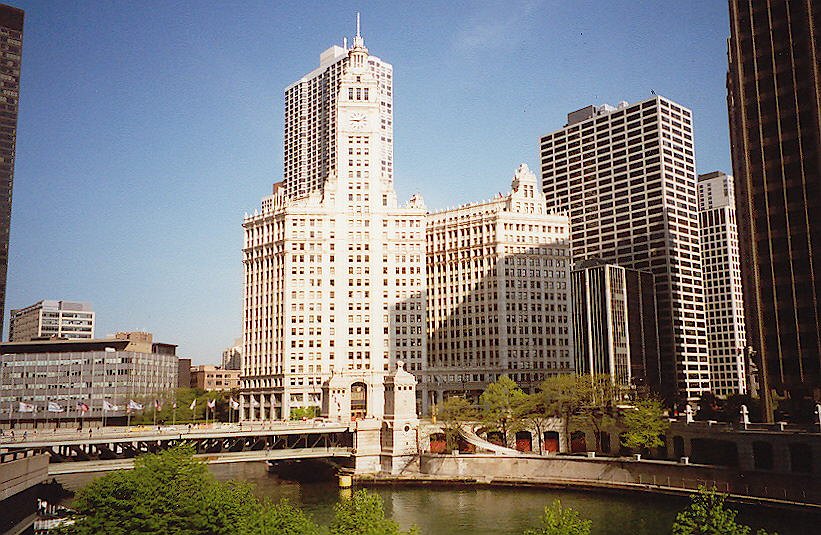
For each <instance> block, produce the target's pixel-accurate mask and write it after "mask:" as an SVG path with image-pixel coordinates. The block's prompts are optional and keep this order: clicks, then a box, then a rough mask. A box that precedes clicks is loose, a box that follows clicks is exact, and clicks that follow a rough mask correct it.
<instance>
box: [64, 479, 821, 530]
mask: <svg viewBox="0 0 821 535" xmlns="http://www.w3.org/2000/svg"><path fill="white" fill-rule="evenodd" d="M211 470H212V472H213V473H214V474H215V475H216V476H217V478H219V479H221V480H231V479H235V480H243V481H248V482H250V483H252V484H253V485H254V486H255V492H256V494H257V495H258V496H259V497H261V498H268V499H270V500H272V501H274V502H278V501H279V500H281V499H283V498H284V499H287V500H289V501H290V502H291V503H293V504H294V505H297V506H299V507H301V508H302V509H303V510H305V511H306V512H308V513H309V514H310V515H311V516H312V517H313V518H314V520H316V521H317V522H319V523H320V524H326V525H327V524H328V523H329V522H330V520H331V518H332V517H333V506H334V504H335V503H336V501H337V500H338V499H339V497H340V492H345V491H340V490H339V489H338V488H337V487H336V482H335V481H329V482H323V483H295V482H292V481H284V480H281V479H279V478H278V477H277V476H275V475H272V474H269V473H268V472H267V471H266V470H265V465H264V464H263V463H234V464H223V465H213V466H211ZM95 476H96V475H90V474H79V475H73V476H62V477H60V478H58V481H60V482H62V483H64V485H65V486H66V487H67V488H69V489H72V490H77V489H78V488H80V487H82V486H83V485H85V484H86V483H87V482H88V481H90V480H91V479H93V478H94V477H95ZM369 490H370V491H371V492H375V493H377V494H379V495H380V496H381V497H382V499H383V501H384V503H385V512H386V513H387V515H388V516H389V517H391V518H393V519H394V520H395V521H396V522H398V523H399V524H400V526H402V528H403V529H407V528H409V527H410V526H413V525H415V526H417V527H418V528H419V530H420V532H421V533H422V535H492V534H501V535H508V534H509V535H514V534H515V535H520V534H521V533H522V531H523V530H524V529H526V528H528V527H536V526H537V525H538V522H539V518H540V517H541V515H542V512H543V510H544V507H545V506H547V505H550V504H551V503H552V502H553V500H561V502H562V505H563V506H568V507H572V508H573V509H575V510H577V511H578V512H579V514H580V516H581V517H583V518H586V519H588V520H592V522H593V530H592V533H593V535H621V534H631V535H662V534H667V533H670V526H671V525H672V523H673V520H674V519H675V516H676V513H677V512H678V511H680V510H682V509H684V508H686V507H687V505H688V504H689V500H688V499H686V498H679V497H670V496H663V495H655V496H650V495H645V494H638V493H636V494H632V493H628V494H616V493H603V492H589V491H564V490H551V489H533V488H521V489H516V488H487V487H433V488H432V487H415V486H374V487H370V488H369ZM731 506H732V507H733V508H735V509H738V510H740V513H739V516H738V519H739V520H740V521H741V522H744V523H746V524H748V525H751V526H752V527H753V528H754V529H753V533H755V529H758V528H765V529H767V530H768V531H770V532H771V533H772V532H773V531H778V533H779V534H780V535H805V534H812V533H819V528H818V526H819V525H821V515H818V514H812V513H809V512H797V511H794V510H783V509H775V508H765V507H758V506H744V505H739V504H731Z"/></svg>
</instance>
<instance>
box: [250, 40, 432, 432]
mask: <svg viewBox="0 0 821 535" xmlns="http://www.w3.org/2000/svg"><path fill="white" fill-rule="evenodd" d="M329 58H335V59H333V61H332V62H331V63H328V62H329V61H331V59H329ZM320 61H321V66H320V68H319V70H317V71H313V72H312V73H311V74H309V75H308V76H307V77H305V78H303V79H302V80H300V81H299V82H297V86H298V87H300V88H302V89H300V91H302V90H304V93H301V94H302V97H301V98H304V102H303V103H302V104H299V106H302V107H301V108H299V109H300V110H301V111H298V112H297V111H294V110H293V109H292V108H293V106H296V105H297V104H295V103H294V99H296V97H295V96H294V94H295V93H293V92H294V91H295V87H296V86H292V87H290V88H288V89H287V90H286V111H285V115H286V134H285V139H286V151H285V169H286V172H285V180H284V182H282V183H277V184H275V185H274V191H273V195H271V196H269V197H266V198H264V199H263V200H262V209H261V211H258V212H257V213H255V214H254V215H252V216H249V217H246V218H245V221H244V223H243V227H244V230H245V245H244V249H243V255H244V259H243V265H244V269H245V301H244V316H243V367H242V393H241V395H240V404H241V407H240V416H241V418H245V419H252V420H255V419H256V420H260V419H261V420H266V419H276V418H285V419H287V418H288V417H289V415H290V408H291V407H304V406H321V402H322V385H323V383H326V382H327V381H329V380H331V379H333V381H334V389H335V390H337V391H338V390H343V391H346V392H348V393H349V394H350V395H351V396H353V397H354V398H355V399H353V400H352V405H351V414H349V415H347V416H346V417H348V418H357V417H364V416H375V417H380V416H382V414H383V409H384V391H383V378H384V375H385V373H387V372H388V371H389V369H391V366H392V364H393V363H394V362H395V360H396V359H397V358H398V355H399V354H400V352H401V354H402V356H403V358H406V359H407V361H408V363H409V365H411V366H413V365H416V364H418V363H421V362H423V361H424V359H425V343H424V340H425V332H424V315H425V295H424V277H425V259H424V243H425V235H424V217H425V213H426V210H425V208H424V204H423V203H422V201H421V198H419V197H414V198H413V199H411V201H410V202H409V203H407V204H406V205H405V206H403V207H400V206H399V204H398V201H397V198H396V193H395V191H394V189H393V175H392V169H391V166H392V164H391V161H390V158H389V156H390V155H391V154H392V137H391V134H390V130H389V129H388V126H390V125H391V123H392V117H393V114H392V108H391V106H390V103H391V99H390V98H389V97H390V96H391V78H390V76H389V74H390V68H389V66H388V65H387V64H385V63H383V62H381V61H379V60H377V59H376V58H374V57H372V56H370V55H369V53H368V50H367V48H365V44H364V40H363V39H362V37H361V36H360V35H359V34H358V33H357V36H356V37H355V39H354V41H353V47H352V48H349V49H344V48H343V49H339V48H338V47H333V48H331V49H330V50H328V51H326V52H325V53H323V54H322V55H321V57H320ZM317 73H325V74H322V76H320V77H319V78H321V80H320V79H319V78H317V76H319V75H318V74H317ZM333 73H335V74H333ZM315 79H316V80H315ZM314 84H317V87H316V88H314ZM323 88H324V89H323ZM309 90H310V91H309ZM303 104H304V106H303ZM297 116H298V117H297ZM293 121H298V122H300V124H301V125H302V126H300V127H299V128H298V130H300V132H302V134H304V135H303V136H302V137H300V136H298V135H297V134H296V133H295V131H294V130H293V129H294V128H296V127H295V126H294V125H293ZM297 138H299V139H298V140H297ZM294 144H295V145H296V146H294ZM305 158H307V160H305Z"/></svg>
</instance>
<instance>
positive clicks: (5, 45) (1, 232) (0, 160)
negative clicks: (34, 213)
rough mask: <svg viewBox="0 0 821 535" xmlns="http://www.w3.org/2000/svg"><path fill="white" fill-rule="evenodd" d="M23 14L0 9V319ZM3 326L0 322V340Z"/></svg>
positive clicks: (3, 309)
mask: <svg viewBox="0 0 821 535" xmlns="http://www.w3.org/2000/svg"><path fill="white" fill-rule="evenodd" d="M23 19H24V13H23V10H21V9H17V8H14V7H11V6H6V5H0V318H3V317H5V314H6V275H7V272H8V267H9V230H10V228H11V199H12V189H13V185H14V162H15V156H16V147H17V106H18V102H19V99H20V63H21V59H22V58H21V55H22V53H23ZM2 338H3V322H2V321H0V340H2Z"/></svg>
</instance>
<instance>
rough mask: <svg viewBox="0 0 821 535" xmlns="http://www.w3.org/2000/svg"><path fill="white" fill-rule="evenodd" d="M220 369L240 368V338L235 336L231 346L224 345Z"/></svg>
mask: <svg viewBox="0 0 821 535" xmlns="http://www.w3.org/2000/svg"><path fill="white" fill-rule="evenodd" d="M222 369H223V370H241V369H242V338H237V339H236V340H234V345H233V346H231V347H226V348H225V349H224V350H223V351H222Z"/></svg>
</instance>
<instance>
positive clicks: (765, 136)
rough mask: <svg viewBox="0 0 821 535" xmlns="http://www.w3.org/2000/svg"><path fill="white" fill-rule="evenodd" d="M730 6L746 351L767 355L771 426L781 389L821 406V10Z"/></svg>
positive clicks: (783, 2) (771, 4)
mask: <svg viewBox="0 0 821 535" xmlns="http://www.w3.org/2000/svg"><path fill="white" fill-rule="evenodd" d="M729 6H730V39H729V43H728V44H729V47H728V60H729V69H728V73H727V93H728V94H727V106H728V110H729V117H730V141H731V150H732V157H733V175H734V176H735V189H736V208H737V216H738V235H739V250H740V255H741V258H743V259H744V262H743V263H742V264H741V272H742V277H743V281H744V304H745V309H746V317H745V319H746V331H747V342H748V343H749V344H750V345H751V346H752V347H753V348H754V349H755V350H756V351H757V352H758V354H759V355H760V360H759V364H760V367H759V371H760V372H761V375H762V377H761V378H762V390H763V393H764V396H763V397H764V402H765V404H766V406H767V413H768V417H770V418H771V417H772V415H771V412H772V403H771V391H772V390H776V391H778V392H779V393H780V394H781V395H788V396H789V397H790V398H791V399H793V400H800V399H802V398H804V397H808V398H814V399H815V400H816V401H817V400H821V254H819V251H821V129H819V124H821V106H820V105H819V103H820V102H821V71H819V69H818V65H819V63H821V30H819V18H820V15H819V12H821V8H820V7H819V6H818V2H816V1H813V0H791V1H787V0H761V1H758V2H747V1H743V2H742V1H740V0H730V2H729ZM808 405H812V404H811V403H809V404H808Z"/></svg>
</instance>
